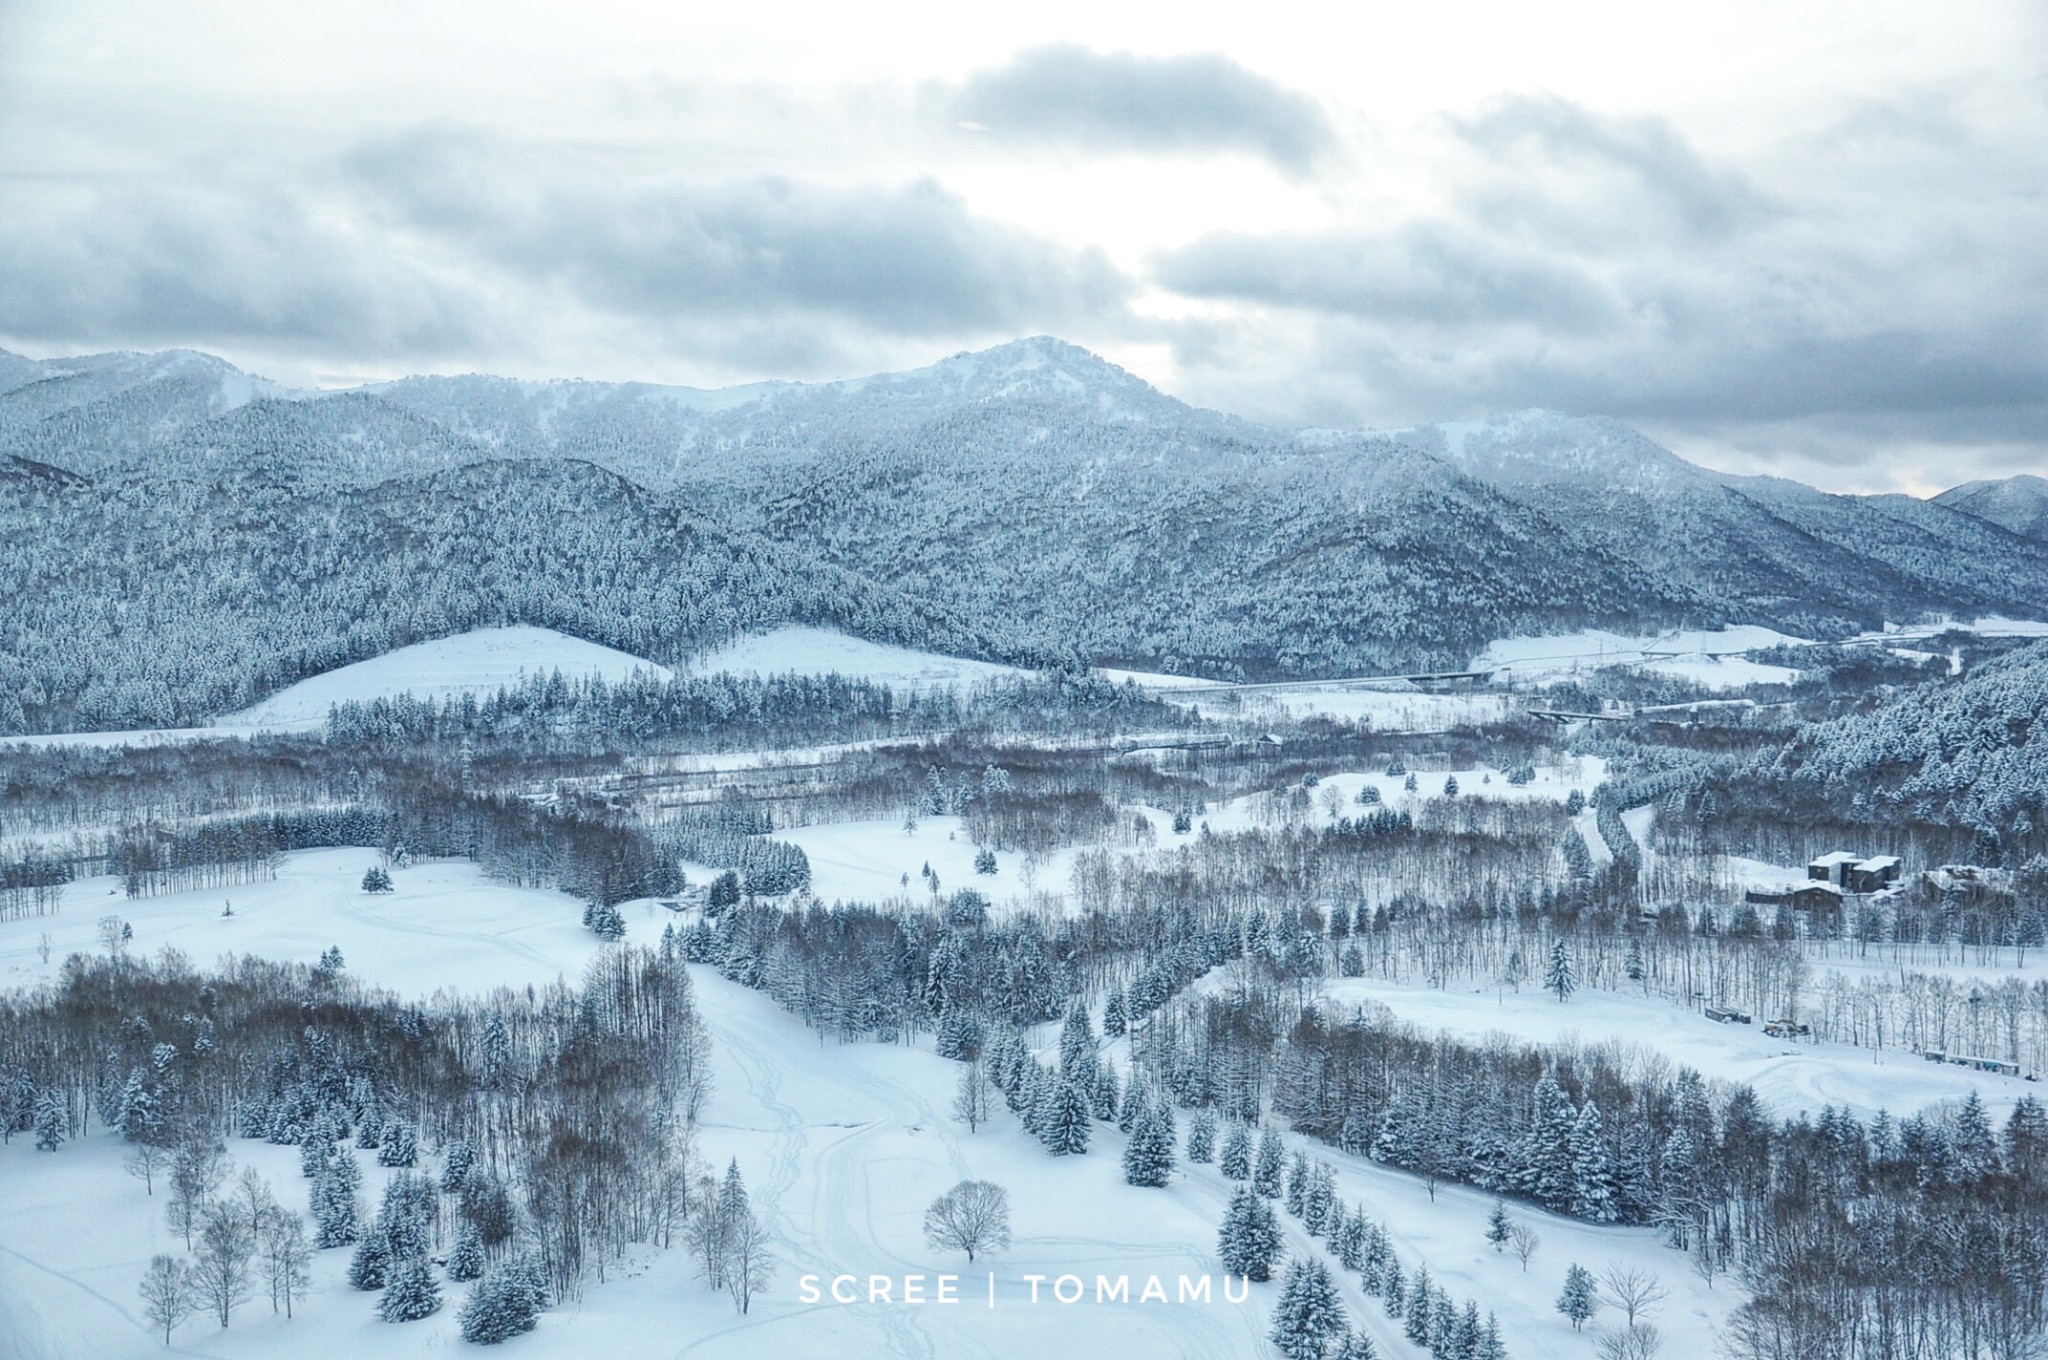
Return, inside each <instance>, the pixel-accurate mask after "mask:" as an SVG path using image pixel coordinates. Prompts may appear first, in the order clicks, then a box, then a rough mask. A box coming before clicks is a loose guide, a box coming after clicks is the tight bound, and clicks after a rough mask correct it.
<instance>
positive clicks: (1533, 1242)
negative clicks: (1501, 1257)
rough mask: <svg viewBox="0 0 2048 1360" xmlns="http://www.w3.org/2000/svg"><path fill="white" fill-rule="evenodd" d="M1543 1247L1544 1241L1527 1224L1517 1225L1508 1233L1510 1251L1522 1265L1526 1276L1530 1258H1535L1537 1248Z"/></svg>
mask: <svg viewBox="0 0 2048 1360" xmlns="http://www.w3.org/2000/svg"><path fill="white" fill-rule="evenodd" d="M1542 1245H1543V1239H1542V1238H1540V1237H1538V1236H1537V1235H1536V1230H1535V1229H1533V1228H1531V1227H1530V1226H1529V1225H1528V1224H1526V1223H1517V1224H1516V1225H1515V1226H1514V1227H1513V1228H1512V1229H1510V1230H1509V1232H1508V1250H1509V1251H1511V1252H1513V1253H1514V1254H1515V1259H1516V1260H1517V1261H1520V1262H1521V1263H1522V1273H1523V1274H1524V1275H1527V1274H1528V1273H1529V1258H1530V1257H1531V1256H1534V1255H1535V1254H1536V1248H1538V1247H1540V1246H1542Z"/></svg>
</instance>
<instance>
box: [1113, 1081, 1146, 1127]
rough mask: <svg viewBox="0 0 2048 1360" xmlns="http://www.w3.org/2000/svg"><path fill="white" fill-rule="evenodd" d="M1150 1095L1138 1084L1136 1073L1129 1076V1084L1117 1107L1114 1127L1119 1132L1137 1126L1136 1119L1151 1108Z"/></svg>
mask: <svg viewBox="0 0 2048 1360" xmlns="http://www.w3.org/2000/svg"><path fill="white" fill-rule="evenodd" d="M1151 1104H1152V1097H1151V1096H1150V1094H1148V1093H1147V1092H1146V1090H1145V1088H1144V1087H1143V1086H1140V1085H1139V1084H1138V1078H1137V1074H1136V1073H1133V1074H1132V1076H1131V1084H1130V1085H1129V1086H1128V1087H1126V1088H1125V1089H1124V1100H1123V1104H1122V1105H1120V1106H1118V1107H1117V1112H1116V1127H1117V1132H1119V1133H1129V1132H1130V1131H1131V1130H1132V1129H1134V1128H1136V1127H1137V1124H1138V1119H1139V1117H1140V1116H1142V1115H1143V1114H1144V1113H1145V1111H1146V1110H1147V1109H1149V1108H1151Z"/></svg>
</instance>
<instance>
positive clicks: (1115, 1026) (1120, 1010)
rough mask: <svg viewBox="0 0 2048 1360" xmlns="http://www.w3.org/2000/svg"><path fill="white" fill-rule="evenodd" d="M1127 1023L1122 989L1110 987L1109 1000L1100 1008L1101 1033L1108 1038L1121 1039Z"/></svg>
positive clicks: (1126, 1011)
mask: <svg viewBox="0 0 2048 1360" xmlns="http://www.w3.org/2000/svg"><path fill="white" fill-rule="evenodd" d="M1127 1021H1128V1010H1127V1008H1126V1006H1125V1004H1124V992H1123V988H1121V987H1112V988H1111V989H1110V993H1109V1000H1108V1001H1106V1002H1105V1003H1103V1007H1102V1032H1103V1034H1104V1035H1105V1036H1106V1037H1108V1038H1111V1039H1121V1038H1122V1037H1123V1034H1124V1030H1125V1029H1126V1028H1128V1023H1127Z"/></svg>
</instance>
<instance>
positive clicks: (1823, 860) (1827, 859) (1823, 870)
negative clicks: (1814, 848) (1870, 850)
mask: <svg viewBox="0 0 2048 1360" xmlns="http://www.w3.org/2000/svg"><path fill="white" fill-rule="evenodd" d="M1861 858H1863V857H1862V856H1861V855H1852V854H1850V853H1849V852H1848V851H1847V850H1835V851H1831V852H1829V853H1828V854H1825V855H1822V856H1821V857H1820V858H1819V859H1817V860H1814V861H1812V862H1811V863H1809V864H1808V865H1807V866H1806V876H1807V877H1808V878H1810V879H1813V880H1814V881H1815V882H1817V883H1832V884H1834V885H1835V886H1836V887H1841V886H1843V885H1844V883H1845V882H1846V880H1847V878H1848V876H1849V866H1850V865H1852V864H1854V863H1856V861H1858V860H1859V859H1861Z"/></svg>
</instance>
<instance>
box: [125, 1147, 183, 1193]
mask: <svg viewBox="0 0 2048 1360" xmlns="http://www.w3.org/2000/svg"><path fill="white" fill-rule="evenodd" d="M170 1159H171V1154H170V1150H169V1149H168V1148H161V1147H158V1146H157V1145H156V1144H154V1143H136V1144H133V1145H132V1146H130V1147H129V1149H128V1151H127V1153H126V1154H125V1155H124V1156H123V1157H122V1158H121V1165H122V1167H123V1168H124V1169H125V1170H126V1171H127V1172H128V1174H129V1175H131V1176H133V1177H134V1178H135V1179H136V1180H139V1181H141V1182H142V1188H143V1192H144V1193H145V1194H150V1195H154V1194H155V1193H156V1173H157V1172H159V1171H161V1170H163V1168H164V1166H165V1164H166V1163H168V1162H169V1161H170Z"/></svg>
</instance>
